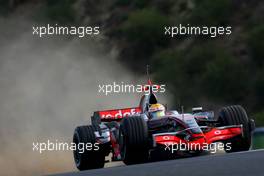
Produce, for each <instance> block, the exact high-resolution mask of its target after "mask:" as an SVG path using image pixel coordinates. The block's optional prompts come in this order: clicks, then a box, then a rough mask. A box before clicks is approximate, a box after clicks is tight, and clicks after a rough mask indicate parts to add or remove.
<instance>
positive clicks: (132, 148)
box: [119, 117, 149, 165]
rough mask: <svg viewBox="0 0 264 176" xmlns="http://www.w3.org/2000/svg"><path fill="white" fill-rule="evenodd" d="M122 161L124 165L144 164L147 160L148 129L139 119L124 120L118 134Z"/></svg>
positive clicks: (129, 118) (142, 120)
mask: <svg viewBox="0 0 264 176" xmlns="http://www.w3.org/2000/svg"><path fill="white" fill-rule="evenodd" d="M119 144H120V152H121V156H122V160H123V162H124V163H125V164H126V165H130V164H138V163H144V162H147V161H148V158H149V145H148V127H147V123H146V122H145V120H144V119H143V118H141V117H128V118H124V119H123V121H122V123H121V126H120V133H119Z"/></svg>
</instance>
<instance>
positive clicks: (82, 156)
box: [73, 91, 254, 170]
mask: <svg viewBox="0 0 264 176" xmlns="http://www.w3.org/2000/svg"><path fill="white" fill-rule="evenodd" d="M157 103H158V100H157V98H156V95H155V94H154V93H153V92H152V91H150V93H149V94H145V95H143V96H142V98H141V101H140V103H139V106H138V107H133V108H125V109H115V110H104V111H96V112H94V114H93V116H92V117H91V122H92V125H86V126H78V127H77V128H76V129H75V131H74V136H73V142H74V143H75V144H76V145H77V146H78V145H79V144H83V145H86V144H87V145H89V146H97V147H94V148H85V150H80V149H79V147H78V148H77V149H76V150H74V160H75V163H76V166H77V168H78V169H79V170H88V169H96V168H103V167H104V164H105V162H107V161H106V159H105V158H106V156H108V155H109V154H110V153H112V161H120V160H122V161H123V162H124V163H125V164H127V165H129V164H138V163H144V162H149V161H156V160H164V159H171V158H177V156H179V155H181V154H182V153H184V154H188V155H191V156H195V155H197V154H200V153H203V152H204V151H205V150H206V148H204V147H208V146H210V145H212V144H215V143H216V142H219V143H220V142H221V144H223V148H224V150H225V151H226V152H227V153H228V152H238V151H246V150H249V148H250V144H251V132H252V131H253V129H254V121H253V120H252V119H249V118H248V116H247V113H246V111H245V110H244V108H243V107H242V106H240V105H233V106H227V107H223V108H222V109H220V111H219V113H218V115H217V116H215V115H214V112H213V111H203V110H202V108H201V107H199V108H193V112H191V113H184V112H181V113H179V112H178V111H175V110H174V111H169V110H165V114H163V116H161V117H158V118H151V117H150V116H149V111H150V109H149V108H150V106H151V105H153V104H157ZM176 145H177V148H176ZM183 145H184V146H185V148H184V150H181V149H180V147H181V146H183ZM186 146H187V147H186ZM201 146H202V147H201Z"/></svg>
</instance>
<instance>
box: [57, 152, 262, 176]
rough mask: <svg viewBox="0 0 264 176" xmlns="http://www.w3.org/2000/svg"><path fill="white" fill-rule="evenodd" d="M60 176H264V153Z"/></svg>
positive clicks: (151, 164) (208, 156)
mask: <svg viewBox="0 0 264 176" xmlns="http://www.w3.org/2000/svg"><path fill="white" fill-rule="evenodd" d="M57 175H58V176H223V175H227V176H264V150H255V151H248V152H238V153H230V154H222V155H207V156H200V157H192V158H183V159H176V160H170V161H161V162H153V163H146V164H138V165H131V166H117V167H109V168H104V169H95V170H89V171H82V172H72V173H63V174H57Z"/></svg>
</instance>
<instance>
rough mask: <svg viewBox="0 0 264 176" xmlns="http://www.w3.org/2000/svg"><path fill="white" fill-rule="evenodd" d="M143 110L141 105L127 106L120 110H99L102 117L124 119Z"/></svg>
mask: <svg viewBox="0 0 264 176" xmlns="http://www.w3.org/2000/svg"><path fill="white" fill-rule="evenodd" d="M140 112H141V110H140V108H139V107H136V108H126V109H118V110H108V111H99V115H100V117H101V118H102V119H122V118H123V117H126V116H131V115H135V114H140Z"/></svg>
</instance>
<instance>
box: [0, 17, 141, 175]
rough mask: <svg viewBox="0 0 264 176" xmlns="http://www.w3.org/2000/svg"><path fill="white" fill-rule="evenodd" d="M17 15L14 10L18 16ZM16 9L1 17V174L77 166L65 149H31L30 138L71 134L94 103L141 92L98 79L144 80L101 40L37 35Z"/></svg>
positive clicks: (113, 102)
mask: <svg viewBox="0 0 264 176" xmlns="http://www.w3.org/2000/svg"><path fill="white" fill-rule="evenodd" d="M18 16H19V17H18ZM32 25H33V24H32V22H31V21H30V20H28V19H27V17H23V16H21V15H14V16H11V17H9V18H0V26H1V28H0V34H1V35H0V97H1V99H0V142H1V149H0V168H1V172H0V175H21V174H23V175H39V174H51V173H54V172H68V171H73V170H75V166H74V162H73V157H72V152H71V151H59V152H55V151H47V152H44V153H42V154H39V153H38V152H33V151H32V143H33V142H46V141H47V140H48V139H49V140H51V141H55V140H56V139H57V140H59V141H67V142H70V141H71V139H72V133H73V130H74V128H75V127H76V126H78V125H84V124H88V123H89V119H90V115H91V114H92V112H93V111H95V110H98V109H105V108H107V109H109V108H117V107H129V106H135V105H137V104H138V100H139V98H140V95H139V94H111V95H108V96H105V95H103V94H99V93H98V85H99V84H104V83H112V82H113V81H115V82H121V81H123V82H127V83H134V84H137V83H141V84H142V83H144V82H143V80H144V79H143V78H141V79H140V80H139V78H138V77H137V76H135V75H133V74H132V73H131V72H129V71H127V70H126V69H124V68H123V67H122V65H120V64H119V63H118V62H117V61H116V60H115V56H116V51H115V50H114V49H110V50H108V49H105V47H104V46H103V45H102V43H103V42H101V41H102V40H100V41H98V40H97V39H96V38H90V39H78V38H75V39H67V38H62V37H55V36H54V37H50V38H45V39H41V38H38V37H36V36H33V35H32V30H31V27H32Z"/></svg>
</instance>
